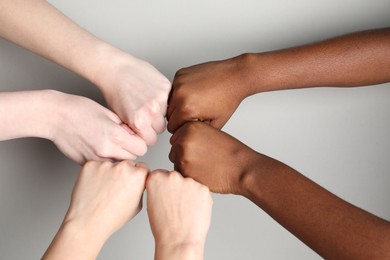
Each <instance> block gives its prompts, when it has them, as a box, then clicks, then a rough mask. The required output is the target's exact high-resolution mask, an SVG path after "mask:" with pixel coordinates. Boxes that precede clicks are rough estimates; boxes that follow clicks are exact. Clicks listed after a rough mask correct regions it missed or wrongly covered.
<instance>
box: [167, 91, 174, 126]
mask: <svg viewBox="0 0 390 260" xmlns="http://www.w3.org/2000/svg"><path fill="white" fill-rule="evenodd" d="M172 96H173V90H172V91H171V93H169V97H168V107H167V114H166V117H167V119H168V120H169V118H171V115H172V113H173V111H174V110H175V109H176V106H175V105H174V104H175V103H174V102H171V97H172Z"/></svg>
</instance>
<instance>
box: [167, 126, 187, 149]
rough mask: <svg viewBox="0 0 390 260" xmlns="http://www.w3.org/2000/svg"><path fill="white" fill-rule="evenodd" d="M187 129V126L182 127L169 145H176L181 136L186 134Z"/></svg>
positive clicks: (170, 140) (172, 137)
mask: <svg viewBox="0 0 390 260" xmlns="http://www.w3.org/2000/svg"><path fill="white" fill-rule="evenodd" d="M186 129H187V126H186V125H183V126H182V127H180V128H179V129H177V130H176V132H175V133H174V134H173V135H172V136H171V138H170V139H169V143H170V144H171V145H173V144H174V143H176V141H177V139H179V138H180V137H181V136H183V135H184V134H185V130H186Z"/></svg>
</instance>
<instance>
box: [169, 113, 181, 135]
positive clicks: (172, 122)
mask: <svg viewBox="0 0 390 260" xmlns="http://www.w3.org/2000/svg"><path fill="white" fill-rule="evenodd" d="M182 124H183V119H182V118H181V114H180V111H179V109H175V110H173V111H172V113H171V115H170V116H169V117H168V127H167V128H168V131H169V132H170V133H174V132H175V131H176V130H177V129H178V128H179V127H180V126H181V125H182Z"/></svg>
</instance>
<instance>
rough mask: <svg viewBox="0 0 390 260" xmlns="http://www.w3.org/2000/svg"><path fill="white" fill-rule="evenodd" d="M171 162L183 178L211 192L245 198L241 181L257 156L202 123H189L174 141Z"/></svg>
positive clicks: (232, 139)
mask: <svg viewBox="0 0 390 260" xmlns="http://www.w3.org/2000/svg"><path fill="white" fill-rule="evenodd" d="M170 141H171V144H172V148H171V151H170V153H169V159H170V160H171V161H172V162H173V163H174V165H175V169H176V170H178V171H179V172H181V174H182V175H183V176H186V177H190V178H193V179H194V180H196V181H198V182H200V183H202V184H203V185H206V186H207V187H209V189H210V190H211V191H212V192H217V193H233V194H242V193H243V191H242V188H241V180H242V179H243V178H242V177H243V175H244V173H245V172H246V171H247V169H248V167H250V166H251V163H250V162H251V161H253V160H252V159H254V158H255V157H256V156H258V154H257V153H256V152H255V151H253V150H252V149H250V148H249V147H247V146H246V145H245V144H243V143H241V142H240V141H238V140H237V139H235V138H233V137H232V136H230V135H228V134H226V133H224V132H222V131H220V130H217V129H215V128H213V127H211V126H209V125H207V124H204V123H202V122H192V123H186V124H185V125H183V126H182V127H181V128H179V129H178V130H177V131H176V132H175V133H174V135H173V136H172V137H171V140H170Z"/></svg>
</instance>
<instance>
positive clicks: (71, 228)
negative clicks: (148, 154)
mask: <svg viewBox="0 0 390 260" xmlns="http://www.w3.org/2000/svg"><path fill="white" fill-rule="evenodd" d="M147 172H148V168H147V165H146V164H143V163H138V164H137V165H135V164H134V163H132V162H130V161H122V162H120V163H111V162H88V163H87V164H86V165H85V166H84V167H83V169H82V170H81V172H80V175H79V177H78V179H77V181H76V184H75V186H74V188H73V192H72V198H71V202H70V206H69V209H68V212H67V213H66V215H65V218H64V221H63V223H62V225H61V228H60V229H59V231H58V233H57V234H56V236H55V237H54V239H53V241H52V243H51V244H50V246H49V248H48V249H47V251H46V252H45V254H44V256H43V258H42V259H44V260H50V259H56V260H57V259H61V260H62V259H64V260H68V259H69V260H70V259H80V260H87V259H88V260H89V259H96V257H97V256H98V254H99V252H100V250H101V248H102V247H103V245H104V243H105V241H106V240H107V239H108V238H109V237H110V236H111V235H112V234H113V233H114V232H116V231H117V230H118V229H120V228H121V227H122V226H123V225H125V224H126V223H127V222H128V221H129V220H131V219H132V218H133V217H134V216H135V215H137V214H138V212H139V211H140V210H141V208H142V194H143V191H144V189H145V181H146V177H147Z"/></svg>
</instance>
